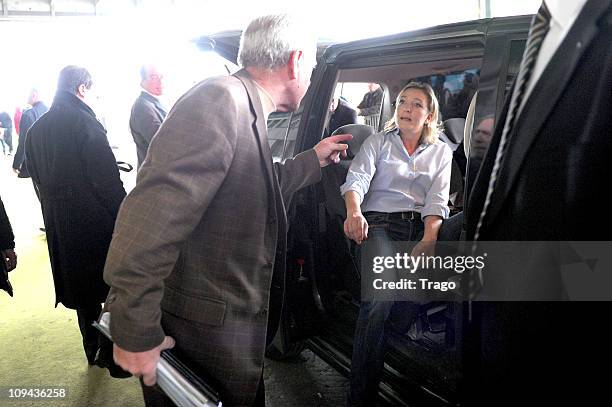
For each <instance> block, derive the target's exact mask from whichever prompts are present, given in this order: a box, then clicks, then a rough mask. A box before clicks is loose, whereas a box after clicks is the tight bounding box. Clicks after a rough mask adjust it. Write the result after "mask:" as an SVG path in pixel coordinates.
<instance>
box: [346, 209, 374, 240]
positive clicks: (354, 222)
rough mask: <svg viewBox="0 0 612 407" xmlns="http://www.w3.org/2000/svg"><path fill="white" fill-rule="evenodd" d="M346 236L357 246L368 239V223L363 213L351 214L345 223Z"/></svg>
mask: <svg viewBox="0 0 612 407" xmlns="http://www.w3.org/2000/svg"><path fill="white" fill-rule="evenodd" d="M344 234H345V235H346V236H347V237H348V238H349V239H351V240H353V241H355V243H357V244H361V243H363V241H364V240H366V239H367V238H368V221H366V218H365V217H364V216H363V214H362V213H361V212H351V213H349V214H348V215H347V217H346V220H345V221H344Z"/></svg>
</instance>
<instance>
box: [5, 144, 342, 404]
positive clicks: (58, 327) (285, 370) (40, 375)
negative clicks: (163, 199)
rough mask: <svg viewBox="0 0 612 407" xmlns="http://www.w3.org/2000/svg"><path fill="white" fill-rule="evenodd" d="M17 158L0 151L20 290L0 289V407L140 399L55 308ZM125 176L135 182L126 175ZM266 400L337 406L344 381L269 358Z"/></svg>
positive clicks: (311, 359)
mask: <svg viewBox="0 0 612 407" xmlns="http://www.w3.org/2000/svg"><path fill="white" fill-rule="evenodd" d="M11 163H12V157H4V156H2V155H1V154H0V185H1V186H2V188H1V189H0V196H1V197H2V200H3V201H4V204H5V206H6V209H7V212H8V215H9V217H10V219H11V223H12V226H13V230H14V232H15V236H16V252H17V255H18V267H17V269H16V270H14V271H13V272H11V274H10V279H11V283H12V284H13V288H14V290H15V297H13V298H10V297H9V296H8V295H6V293H4V292H0V406H3V407H4V406H7V407H12V406H15V407H26V406H35V407H41V406H74V407H83V406H130V407H131V406H134V407H140V406H143V405H144V403H143V402H142V397H141V393H140V386H139V384H138V381H137V380H136V379H135V378H130V379H124V380H118V379H113V378H111V377H110V376H109V375H108V373H107V371H106V370H103V369H100V368H98V367H88V365H87V362H86V360H85V357H84V354H83V350H82V347H81V338H80V334H79V330H78V326H77V321H76V314H75V312H74V311H72V310H68V309H66V308H64V307H62V306H61V305H60V306H58V307H57V308H54V307H53V305H54V300H55V298H54V291H53V281H52V277H51V269H50V265H49V258H48V254H47V245H46V240H45V235H44V233H43V232H41V231H39V229H38V228H39V227H41V226H43V220H42V215H41V213H40V205H39V203H38V200H37V199H36V196H35V194H34V190H33V187H32V182H31V180H30V179H18V178H17V177H16V176H15V175H14V174H13V173H12V170H11ZM122 177H125V179H124V183H125V184H126V185H127V186H131V185H133V183H134V175H133V174H124V173H122ZM264 377H265V379H266V400H267V405H268V406H272V407H281V406H296V407H302V406H304V407H306V406H340V405H342V404H343V403H344V394H345V388H346V380H345V379H344V378H343V377H341V376H340V375H339V374H337V373H336V372H335V371H334V370H333V369H331V368H330V367H329V366H327V365H326V364H325V363H324V362H322V361H321V360H320V359H319V358H318V357H316V356H315V355H314V354H312V352H309V351H306V352H305V353H304V354H303V357H302V360H301V361H299V362H293V363H279V362H274V361H270V360H267V361H266V367H265V370H264ZM14 387H18V388H30V387H32V388H41V387H44V388H64V389H66V391H67V396H66V397H65V398H62V399H56V400H53V399H46V400H44V401H42V400H17V399H11V398H9V397H8V389H9V388H14Z"/></svg>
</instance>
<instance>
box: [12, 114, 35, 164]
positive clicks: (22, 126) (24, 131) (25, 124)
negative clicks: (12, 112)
mask: <svg viewBox="0 0 612 407" xmlns="http://www.w3.org/2000/svg"><path fill="white" fill-rule="evenodd" d="M32 124H34V117H33V116H32V114H31V112H30V111H29V110H28V111H26V112H25V113H24V114H23V115H22V116H21V120H20V121H19V145H18V146H17V151H15V157H13V169H15V170H19V169H20V168H21V165H22V164H23V162H24V160H25V141H26V138H27V136H28V130H29V129H30V127H32Z"/></svg>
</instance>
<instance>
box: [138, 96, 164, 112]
mask: <svg viewBox="0 0 612 407" xmlns="http://www.w3.org/2000/svg"><path fill="white" fill-rule="evenodd" d="M140 97H141V98H143V99H144V100H147V101H149V102H151V103H153V105H154V106H155V107H156V108H157V109H158V110H160V111H161V112H162V114H163V115H164V116H165V115H166V109H165V108H164V107H163V106H162V104H161V102H160V100H159V99H158V98H157V97H155V96H153V95H151V94H150V93H149V92H146V91H144V90H143V91H141V92H140Z"/></svg>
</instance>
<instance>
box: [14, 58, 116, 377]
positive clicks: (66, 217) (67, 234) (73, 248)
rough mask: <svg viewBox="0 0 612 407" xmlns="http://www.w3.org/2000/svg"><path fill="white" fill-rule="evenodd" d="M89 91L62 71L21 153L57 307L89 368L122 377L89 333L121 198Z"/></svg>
mask: <svg viewBox="0 0 612 407" xmlns="http://www.w3.org/2000/svg"><path fill="white" fill-rule="evenodd" d="M91 86H92V80H91V75H90V74H89V72H88V71H87V70H86V69H85V68H81V67H77V66H67V67H65V68H64V69H62V71H61V72H60V76H59V81H58V86H57V93H56V95H55V99H54V100H53V105H52V106H51V110H49V112H48V113H47V114H45V115H44V116H43V117H42V118H40V119H39V120H38V121H37V122H36V123H34V125H33V126H32V127H31V128H30V130H29V132H28V137H27V139H26V146H25V151H26V155H27V165H28V169H29V171H30V174H31V176H32V181H33V182H34V184H35V186H36V187H37V189H38V191H39V192H40V200H41V204H42V208H43V219H44V221H45V228H46V233H47V245H48V248H49V257H50V259H51V269H52V271H53V280H54V283H55V294H56V305H57V304H58V303H60V302H61V303H62V304H63V305H64V306H65V307H66V308H71V309H75V310H76V311H77V316H78V320H79V328H80V329H81V334H82V336H83V347H84V349H85V355H86V356H87V361H88V362H89V364H90V365H92V364H94V363H95V364H97V365H98V366H100V367H108V369H109V371H110V373H111V375H112V376H114V377H125V376H126V373H125V372H123V371H122V370H121V369H120V368H118V367H117V366H116V365H115V364H114V363H113V358H112V343H111V342H110V341H108V340H107V339H105V338H104V337H103V336H102V335H99V334H98V332H97V331H96V329H95V328H93V327H92V322H93V321H94V320H96V319H97V318H98V316H99V314H100V311H101V306H100V304H101V303H102V302H104V300H105V299H106V295H107V293H108V286H107V285H106V284H105V283H104V281H103V280H102V271H103V268H104V261H105V259H106V253H107V251H108V246H109V244H110V240H111V236H112V234H113V226H114V224H115V218H116V217H117V212H118V210H119V205H120V204H121V201H122V200H123V198H124V197H125V190H124V189H123V184H122V183H121V180H120V178H119V170H118V169H117V165H116V162H115V157H114V156H113V153H112V151H111V148H110V146H109V144H108V140H107V138H106V131H105V130H104V128H103V127H102V125H101V124H100V123H99V122H98V120H96V116H95V114H94V112H93V110H92V109H91V108H90V107H89V106H88V105H87V100H88V95H89V94H90V89H91ZM98 350H99V354H98V357H97V358H96V353H97V352H98Z"/></svg>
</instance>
